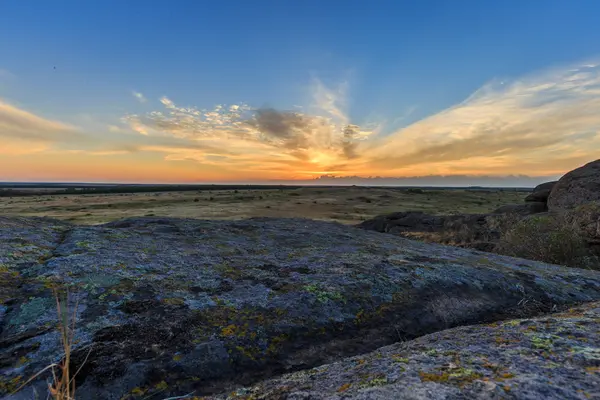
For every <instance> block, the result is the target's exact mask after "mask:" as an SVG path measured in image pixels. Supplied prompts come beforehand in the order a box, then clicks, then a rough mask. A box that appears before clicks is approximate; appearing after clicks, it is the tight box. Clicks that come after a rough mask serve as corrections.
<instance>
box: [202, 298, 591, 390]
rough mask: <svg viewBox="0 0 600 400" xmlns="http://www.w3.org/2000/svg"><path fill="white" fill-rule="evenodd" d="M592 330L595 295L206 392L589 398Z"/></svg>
mask: <svg viewBox="0 0 600 400" xmlns="http://www.w3.org/2000/svg"><path fill="white" fill-rule="evenodd" d="M599 331H600V303H598V302H596V303H590V304H586V305H584V306H580V307H575V308H573V309H570V310H568V311H566V312H563V313H560V314H557V315H548V316H544V317H540V318H533V319H518V320H510V321H503V322H498V323H493V324H489V325H478V326H468V327H461V328H455V329H449V330H446V331H442V332H437V333H434V334H430V335H427V336H423V337H421V338H418V339H416V340H412V341H408V342H404V343H397V344H394V345H391V346H387V347H384V348H381V349H379V350H377V351H375V352H372V353H369V354H365V355H360V356H356V357H352V358H346V359H344V360H341V361H339V362H336V363H333V364H327V365H323V366H319V367H317V368H313V369H310V370H306V371H300V372H297V373H293V374H287V375H284V376H282V377H279V378H276V379H274V380H269V381H266V382H262V383H259V384H257V385H255V386H252V387H248V388H243V389H238V390H236V391H234V392H232V393H230V394H228V395H223V396H218V397H211V398H210V399H212V400H225V399H227V400H241V399H255V400H267V399H311V400H319V399H332V400H334V399H357V400H358V399H361V400H367V399H369V400H377V399H380V400H388V399H411V400H445V399H530V400H535V399H549V400H562V399H596V398H600V373H599V372H600V335H598V332H599Z"/></svg>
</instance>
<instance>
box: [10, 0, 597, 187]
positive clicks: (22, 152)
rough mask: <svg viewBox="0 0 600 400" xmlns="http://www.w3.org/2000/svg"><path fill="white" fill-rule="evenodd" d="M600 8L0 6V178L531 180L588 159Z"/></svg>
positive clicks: (472, 4)
mask: <svg viewBox="0 0 600 400" xmlns="http://www.w3.org/2000/svg"><path fill="white" fill-rule="evenodd" d="M599 14H600V2H597V1H596V0H578V1H575V2H573V1H567V0H560V1H559V0H544V1H541V0H529V1H515V0H504V1H497V2H491V1H486V2H484V1H475V0H460V1H445V0H437V1H434V0H420V1H402V0H395V1H384V0H372V1H367V0H364V1H354V0H344V1H342V0H328V1H314V0H303V1H295V0H289V1H283V0H279V1H275V0H272V1H265V0H255V1H241V0H239V1H234V0H231V1H228V2H212V1H211V2H209V1H204V0H194V1H191V0H190V1H184V0H172V1H162V0H155V1H151V2H149V1H140V0H128V1H121V0H101V1H100V0H87V1H78V0H77V1H74V0H57V1H41V0H37V1H36V0H0V181H25V182H29V181H34V182H39V181H53V182H136V183H159V182H160V183H169V182H177V183H205V182H206V183H225V182H248V183H253V182H261V183H262V182H267V183H268V182H277V183H281V182H294V181H298V182H304V181H307V182H311V181H314V182H340V183H342V182H354V181H358V182H360V183H361V184H362V183H365V182H367V183H368V182H376V181H379V182H381V181H385V182H394V179H396V178H397V181H398V182H403V181H406V180H407V179H408V180H410V182H416V183H419V182H431V181H432V180H435V181H436V182H437V181H438V180H439V179H441V182H448V184H450V185H451V184H453V182H458V181H459V182H463V183H464V184H466V185H468V184H471V183H474V182H479V183H481V182H484V183H486V184H489V185H494V184H501V185H503V186H505V185H510V184H516V183H517V182H522V181H523V179H530V181H531V183H532V184H535V183H537V182H542V181H544V180H548V179H552V178H554V177H558V176H560V175H562V174H564V173H565V172H567V171H569V170H571V169H573V168H576V167H578V166H580V165H582V164H585V163H587V162H589V161H592V160H594V159H596V158H598V154H600V28H599V27H598V24H597V15H599ZM375 177H377V178H375ZM369 178H372V179H369ZM382 178H383V180H382ZM438 178H439V179H438ZM365 184H366V183H365Z"/></svg>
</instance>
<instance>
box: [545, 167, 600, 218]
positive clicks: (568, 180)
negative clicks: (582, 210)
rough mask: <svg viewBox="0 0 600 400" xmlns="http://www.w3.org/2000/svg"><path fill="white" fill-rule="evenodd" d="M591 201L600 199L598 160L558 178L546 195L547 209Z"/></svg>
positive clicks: (566, 208) (575, 205)
mask: <svg viewBox="0 0 600 400" xmlns="http://www.w3.org/2000/svg"><path fill="white" fill-rule="evenodd" d="M591 201H600V160H596V161H592V162H590V163H588V164H586V165H584V166H582V167H579V168H577V169H575V170H573V171H571V172H569V173H567V174H566V175H564V176H563V177H562V178H560V179H559V180H558V183H556V185H555V186H554V188H553V189H552V192H551V193H550V197H548V209H549V210H550V211H560V210H568V209H573V208H575V207H577V206H579V205H582V204H585V203H589V202H591Z"/></svg>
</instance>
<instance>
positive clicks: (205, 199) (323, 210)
mask: <svg viewBox="0 0 600 400" xmlns="http://www.w3.org/2000/svg"><path fill="white" fill-rule="evenodd" d="M526 195H527V192H526V191H523V190H515V189H485V190H473V189H427V188H424V189H415V188H412V189H411V188H409V189H407V188H384V187H377V188H373V187H326V188H314V187H307V188H299V189H297V188H294V189H289V188H285V189H278V188H273V189H239V190H238V189H229V188H228V189H227V190H221V189H218V188H216V189H214V190H200V191H172V192H154V193H152V192H151V193H118V194H48V195H45V194H43V193H39V194H36V195H33V196H13V197H9V196H6V197H0V215H21V216H44V217H51V218H58V219H63V220H68V221H72V222H75V223H78V224H100V223H104V222H109V221H113V220H116V219H122V218H126V217H132V216H165V217H182V218H200V219H243V218H250V217H304V218H311V219H318V220H326V221H337V222H341V223H344V224H357V223H359V222H361V221H363V220H365V219H369V218H372V217H374V216H376V215H380V214H386V213H391V212H396V211H409V210H411V211H412V210H420V211H424V212H427V213H431V214H461V213H485V212H490V211H493V210H494V209H496V208H498V207H500V206H502V205H505V204H511V203H521V202H522V201H523V198H524V197H525V196H526Z"/></svg>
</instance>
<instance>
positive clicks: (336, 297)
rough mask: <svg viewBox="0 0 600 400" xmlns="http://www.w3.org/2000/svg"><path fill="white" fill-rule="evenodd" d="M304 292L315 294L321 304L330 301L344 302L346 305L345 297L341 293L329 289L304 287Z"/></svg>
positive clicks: (312, 286)
mask: <svg viewBox="0 0 600 400" xmlns="http://www.w3.org/2000/svg"><path fill="white" fill-rule="evenodd" d="M304 290H306V291H307V292H309V293H312V294H314V295H315V296H316V297H317V300H318V301H319V302H320V303H327V302H329V301H342V302H344V303H345V302H346V299H345V298H344V296H342V294H341V293H340V292H338V291H335V290H330V289H328V288H325V287H322V286H321V285H316V284H312V285H306V286H304Z"/></svg>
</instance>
